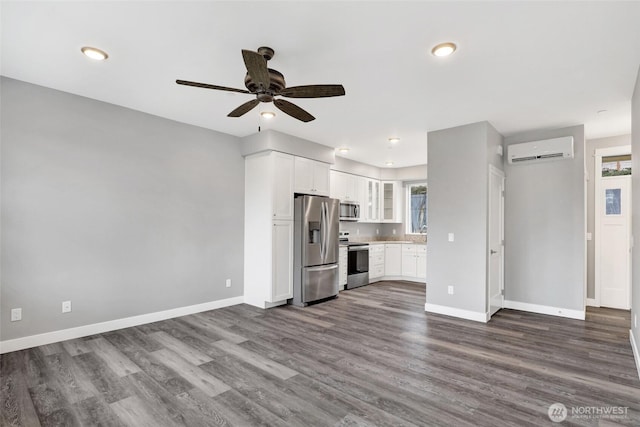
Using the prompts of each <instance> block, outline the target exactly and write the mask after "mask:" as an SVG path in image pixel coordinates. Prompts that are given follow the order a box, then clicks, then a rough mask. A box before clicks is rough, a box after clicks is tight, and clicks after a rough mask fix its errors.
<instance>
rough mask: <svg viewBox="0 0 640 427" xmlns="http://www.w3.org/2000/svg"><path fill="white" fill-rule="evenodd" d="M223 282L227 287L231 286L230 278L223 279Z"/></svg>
mask: <svg viewBox="0 0 640 427" xmlns="http://www.w3.org/2000/svg"><path fill="white" fill-rule="evenodd" d="M224 284H225V285H227V288H230V287H231V279H227V280H225V282H224Z"/></svg>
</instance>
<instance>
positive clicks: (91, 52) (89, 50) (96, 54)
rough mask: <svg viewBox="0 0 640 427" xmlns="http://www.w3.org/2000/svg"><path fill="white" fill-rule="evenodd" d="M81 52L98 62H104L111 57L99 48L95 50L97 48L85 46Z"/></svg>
mask: <svg viewBox="0 0 640 427" xmlns="http://www.w3.org/2000/svg"><path fill="white" fill-rule="evenodd" d="M80 50H81V51H82V53H84V54H85V55H86V56H87V57H89V58H91V59H95V60H96V61H104V60H105V59H107V58H108V57H109V55H107V52H105V51H104V50H100V49H98V48H95V47H89V46H85V47H83V48H82V49H80Z"/></svg>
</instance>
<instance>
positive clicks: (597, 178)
mask: <svg viewBox="0 0 640 427" xmlns="http://www.w3.org/2000/svg"><path fill="white" fill-rule="evenodd" d="M625 154H631V145H620V146H617V147H608V148H598V149H596V150H595V156H594V158H595V167H594V172H593V175H594V194H593V207H594V213H593V214H594V215H593V221H594V235H593V245H594V256H593V263H594V265H593V268H594V272H593V273H594V274H593V285H594V295H593V297H594V305H595V306H596V307H600V288H601V286H600V257H601V253H600V252H601V250H600V240H599V239H600V233H601V229H600V228H601V227H600V217H601V216H602V209H603V206H602V198H601V197H599V194H600V193H601V191H602V158H603V157H608V156H621V155H625ZM631 173H632V174H633V170H632V171H631ZM629 193H630V194H631V189H630V191H629ZM629 231H630V232H631V229H629ZM630 265H631V264H630ZM629 289H631V283H629ZM585 297H586V292H585Z"/></svg>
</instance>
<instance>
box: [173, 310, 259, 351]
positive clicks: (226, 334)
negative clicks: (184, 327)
mask: <svg viewBox="0 0 640 427" xmlns="http://www.w3.org/2000/svg"><path fill="white" fill-rule="evenodd" d="M181 320H183V321H185V322H187V323H189V324H191V325H194V326H197V327H200V328H203V329H206V330H207V331H209V332H210V333H212V334H213V335H214V338H213V339H212V342H215V341H219V340H225V341H228V342H231V343H233V344H240V343H243V342H245V341H246V340H247V339H246V338H245V337H243V336H240V335H238V334H234V333H233V332H231V331H230V330H229V329H225V328H223V327H221V326H219V325H217V324H216V323H214V322H213V321H212V320H211V318H210V317H207V316H204V315H198V314H196V315H192V316H186V317H184V318H183V319H181Z"/></svg>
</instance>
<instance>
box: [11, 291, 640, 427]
mask: <svg viewBox="0 0 640 427" xmlns="http://www.w3.org/2000/svg"><path fill="white" fill-rule="evenodd" d="M424 300H425V286H424V284H416V283H411V282H395V281H394V282H379V283H377V284H375V285H370V286H364V287H361V288H356V289H352V290H347V291H344V292H341V293H340V295H339V296H338V298H335V299H332V300H330V301H326V302H323V303H321V304H318V305H312V306H309V307H292V306H281V307H277V308H274V309H270V310H262V309H258V308H256V307H252V306H247V305H236V306H232V307H225V308H222V309H218V310H211V311H207V312H203V313H198V314H193V315H189V316H184V317H181V318H176V319H169V320H165V321H161V322H154V323H150V324H146V325H140V326H136V327H133V328H127V329H122V330H118V331H113V332H108V333H104V334H99V335H96V336H92V337H85V338H80V339H76V340H69V341H65V342H62V343H54V344H49V345H46V346H42V347H37V348H33V349H28V350H23V351H19V352H14V353H8V354H5V355H1V356H0V376H1V379H0V408H1V409H2V411H1V413H0V425H3V426H4V425H7V426H12V425H16V426H17V425H20V426H29V427H30V426H37V425H43V426H49V425H51V426H53V425H55V426H60V425H65V426H66V425H108V426H112V425H114V426H118V425H136V426H138V425H163V426H164V425H187V426H190V427H191V426H198V427H199V426H203V427H204V426H243V427H244V426H254V425H265V426H267V425H268V426H305V427H306V426H310V425H313V426H353V425H359V426H374V425H375V426H414V425H420V426H424V425H427V426H456V427H458V426H474V427H485V426H486V427H497V426H509V427H511V426H518V427H520V426H532V427H533V426H540V425H550V424H551V422H550V420H549V417H548V415H547V411H548V408H549V405H550V404H551V403H554V402H560V403H563V404H564V405H565V406H566V407H567V408H568V409H569V410H571V408H572V407H578V406H592V407H598V408H599V407H607V406H623V407H627V408H628V409H627V414H626V417H625V418H622V419H616V420H606V419H579V418H575V417H574V418H569V419H567V421H565V423H566V424H568V425H577V426H592V425H601V426H604V425H626V426H637V425H640V398H639V396H640V380H638V377H637V371H636V367H635V364H634V359H633V353H632V351H631V347H630V344H629V324H630V314H629V312H628V311H621V310H612V309H603V308H591V307H589V308H588V309H587V316H586V320H585V321H580V320H574V319H565V318H560V317H554V316H546V315H541V314H535V313H526V312H521V311H516V310H501V311H499V312H498V313H496V315H494V316H493V318H492V319H491V321H490V322H488V323H486V324H485V323H478V322H471V321H466V320H462V319H456V318H452V317H447V316H443V315H436V314H430V313H425V311H424Z"/></svg>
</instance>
